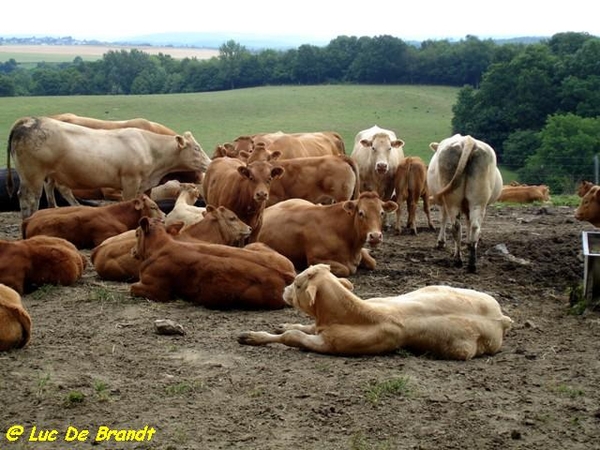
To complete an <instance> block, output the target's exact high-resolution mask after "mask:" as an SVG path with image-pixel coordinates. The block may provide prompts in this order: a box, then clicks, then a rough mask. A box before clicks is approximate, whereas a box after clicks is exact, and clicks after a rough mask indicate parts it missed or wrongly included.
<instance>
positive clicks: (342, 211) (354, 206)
mask: <svg viewBox="0 0 600 450" xmlns="http://www.w3.org/2000/svg"><path fill="white" fill-rule="evenodd" d="M397 207H398V205H397V204H396V203H395V202H393V201H391V200H388V201H387V202H383V201H381V200H380V198H379V196H378V195H377V194H376V193H374V192H362V193H361V194H360V196H359V198H358V199H357V200H348V201H345V202H343V203H335V204H333V205H315V204H313V203H310V202H308V201H306V200H302V199H291V200H285V201H283V202H280V203H277V204H275V205H273V206H270V207H268V208H267V209H265V213H264V217H263V226H262V229H261V230H260V233H259V235H258V240H259V241H260V242H264V243H265V244H267V245H268V246H269V247H271V248H273V249H275V250H277V251H278V252H279V253H281V254H282V255H285V256H286V257H287V258H289V259H290V260H291V261H292V262H293V263H294V265H295V266H296V267H297V268H299V269H301V268H304V267H306V266H308V265H311V264H317V263H325V264H329V265H330V266H331V270H332V272H333V273H335V274H336V275H338V276H348V275H352V274H354V273H356V269H357V267H358V266H359V265H360V266H363V267H366V268H368V269H374V268H375V265H376V262H375V259H374V258H373V257H372V256H371V255H369V251H368V250H367V249H366V248H363V246H364V245H365V244H368V245H369V246H371V247H376V246H377V245H379V244H381V242H382V241H383V233H382V232H381V227H382V220H383V216H384V214H385V213H388V212H389V213H391V212H394V211H395V210H396V208H397Z"/></svg>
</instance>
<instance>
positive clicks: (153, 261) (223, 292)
mask: <svg viewBox="0 0 600 450" xmlns="http://www.w3.org/2000/svg"><path fill="white" fill-rule="evenodd" d="M135 255H136V257H137V258H139V259H140V260H141V261H142V263H141V265H140V271H139V275H140V281H138V282H136V283H134V284H132V285H131V294H132V295H134V296H137V297H145V298H148V299H150V300H154V301H159V302H165V301H168V300H171V299H175V298H182V299H184V300H188V301H191V302H193V303H195V304H198V305H202V306H205V307H207V308H216V309H231V308H243V309H280V308H283V307H284V306H285V302H284V301H283V290H284V288H285V286H286V285H288V284H289V283H291V282H292V281H293V279H294V277H295V276H296V272H295V270H294V266H293V264H292V263H291V262H290V261H289V260H288V259H287V258H285V257H284V256H282V255H280V254H279V253H277V252H276V251H274V250H272V249H270V248H269V247H267V246H266V245H264V244H261V243H253V244H249V245H247V246H246V247H244V248H237V247H229V246H226V245H219V244H208V243H202V242H182V241H178V240H175V239H173V237H172V236H171V235H170V234H169V233H167V230H166V229H165V226H164V224H163V223H162V222H161V221H159V220H156V219H148V218H146V217H144V218H142V219H141V220H140V226H139V227H138V229H137V244H136V248H135Z"/></svg>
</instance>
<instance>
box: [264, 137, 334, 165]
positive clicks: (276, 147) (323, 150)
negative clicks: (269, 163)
mask: <svg viewBox="0 0 600 450" xmlns="http://www.w3.org/2000/svg"><path fill="white" fill-rule="evenodd" d="M269 137H270V138H271V137H272V139H271V142H270V143H268V144H267V143H265V144H266V148H267V150H269V151H270V152H276V151H279V152H281V157H280V159H290V158H300V157H306V156H323V155H344V154H345V146H344V141H343V139H342V137H341V136H340V135H339V134H338V133H336V132H333V131H316V132H306V133H277V135H270V136H269ZM263 139H264V137H263ZM257 141H258V142H261V141H260V140H257ZM255 145H256V143H255Z"/></svg>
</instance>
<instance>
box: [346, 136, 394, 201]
mask: <svg viewBox="0 0 600 450" xmlns="http://www.w3.org/2000/svg"><path fill="white" fill-rule="evenodd" d="M351 156H352V158H353V159H354V160H355V161H356V163H357V164H358V170H359V172H360V190H361V191H375V192H377V194H378V195H379V197H380V198H381V199H382V200H389V199H390V198H391V197H392V193H393V192H394V177H395V174H396V169H397V168H398V164H400V162H401V161H402V159H403V158H404V141H403V140H401V139H398V138H397V137H396V133H395V132H394V131H392V130H386V129H384V128H380V127H378V126H377V125H374V126H372V127H371V128H368V129H366V130H362V131H359V132H358V133H357V134H356V136H355V138H354V150H352V155H351Z"/></svg>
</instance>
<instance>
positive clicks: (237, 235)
mask: <svg viewBox="0 0 600 450" xmlns="http://www.w3.org/2000/svg"><path fill="white" fill-rule="evenodd" d="M182 225H183V223H178V224H174V225H172V226H167V232H168V233H170V234H172V235H173V237H174V238H175V239H177V240H181V241H190V242H194V241H196V240H200V241H205V242H211V243H213V244H222V245H234V246H236V245H241V243H242V242H243V241H244V239H246V238H247V237H248V236H249V235H250V232H251V231H252V229H251V228H250V227H249V226H248V225H246V224H245V223H244V222H242V221H241V220H240V219H239V218H238V217H237V216H236V215H235V213H234V212H233V211H230V210H228V209H227V208H225V207H223V206H219V207H218V208H215V207H214V206H212V205H208V206H207V207H206V211H205V213H204V219H203V220H202V221H200V222H198V223H195V224H193V225H190V226H189V227H185V228H183V229H182V228H181V226H182ZM135 235H136V230H129V231H125V232H124V233H121V234H118V235H116V236H113V237H110V238H108V239H106V240H105V241H104V242H102V244H100V245H99V246H97V247H95V248H94V249H93V250H92V254H91V260H92V264H93V265H94V268H95V269H96V272H97V273H98V275H99V276H100V278H103V279H105V280H112V281H137V280H138V279H139V270H140V261H139V260H138V259H136V258H134V257H133V255H132V252H131V250H132V249H133V248H134V247H135V243H136V236H135Z"/></svg>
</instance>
